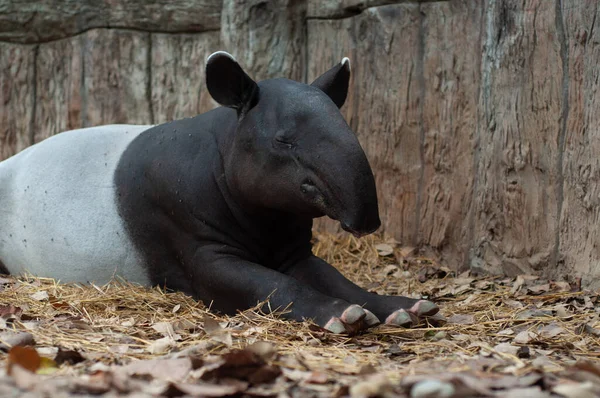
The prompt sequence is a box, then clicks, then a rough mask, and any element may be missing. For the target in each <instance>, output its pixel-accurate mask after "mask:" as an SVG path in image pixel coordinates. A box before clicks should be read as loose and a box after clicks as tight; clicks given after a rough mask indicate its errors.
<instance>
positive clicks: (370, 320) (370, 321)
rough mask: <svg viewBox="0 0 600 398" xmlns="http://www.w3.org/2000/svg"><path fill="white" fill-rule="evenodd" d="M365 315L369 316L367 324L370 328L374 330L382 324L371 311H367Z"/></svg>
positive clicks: (366, 319)
mask: <svg viewBox="0 0 600 398" xmlns="http://www.w3.org/2000/svg"><path fill="white" fill-rule="evenodd" d="M365 313H366V314H367V316H366V317H365V323H366V324H367V326H368V327H370V328H372V327H374V326H377V325H379V324H381V321H380V320H379V318H377V317H376V316H375V314H373V313H372V312H371V311H369V310H365Z"/></svg>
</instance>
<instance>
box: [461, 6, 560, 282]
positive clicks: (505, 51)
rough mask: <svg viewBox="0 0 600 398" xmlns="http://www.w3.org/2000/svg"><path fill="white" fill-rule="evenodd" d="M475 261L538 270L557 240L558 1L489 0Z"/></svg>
mask: <svg viewBox="0 0 600 398" xmlns="http://www.w3.org/2000/svg"><path fill="white" fill-rule="evenodd" d="M485 10H486V15H485V16H484V18H485V21H484V26H485V31H484V37H485V41H484V47H483V54H482V57H483V61H482V79H481V80H482V82H481V87H480V100H479V112H480V117H479V123H478V127H477V129H478V135H479V137H478V138H479V145H480V147H479V155H478V160H477V163H478V168H477V173H476V175H475V187H474V201H473V204H474V207H473V210H472V211H473V212H474V214H473V217H474V239H473V241H472V243H471V244H472V252H471V265H472V266H477V267H481V268H483V269H485V270H487V271H491V272H494V273H500V272H505V273H508V274H515V273H524V272H525V273H531V272H534V270H542V269H544V267H547V266H548V265H549V264H550V260H551V256H552V253H553V251H554V249H555V245H556V234H557V228H558V219H557V206H558V205H559V204H558V198H557V184H558V182H559V181H558V179H559V177H558V175H557V171H556V169H557V159H558V155H559V148H558V147H557V144H558V142H559V136H560V131H561V109H562V74H563V68H562V62H561V56H560V42H559V37H558V34H557V30H556V24H555V20H556V14H555V4H554V3H553V2H549V1H545V0H527V1H520V0H519V1H517V0H506V1H495V0H489V1H488V2H487V4H486V7H485Z"/></svg>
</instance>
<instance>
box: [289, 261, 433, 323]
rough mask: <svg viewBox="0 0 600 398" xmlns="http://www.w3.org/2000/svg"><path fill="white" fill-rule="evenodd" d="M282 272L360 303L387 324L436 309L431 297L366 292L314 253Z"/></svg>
mask: <svg viewBox="0 0 600 398" xmlns="http://www.w3.org/2000/svg"><path fill="white" fill-rule="evenodd" d="M284 272H285V273H286V274H287V275H290V276H292V277H294V278H295V279H297V280H299V281H301V282H304V283H306V284H308V285H310V286H312V287H313V288H314V289H316V290H318V291H319V292H321V293H323V294H326V295H329V296H332V297H337V298H340V299H342V300H345V301H347V302H349V303H353V304H359V305H363V306H364V308H366V309H368V310H369V311H371V312H373V313H374V314H375V315H376V316H377V317H378V318H379V319H381V320H382V321H385V323H386V324H390V325H396V326H404V327H407V326H412V325H414V324H415V323H416V322H418V318H419V317H424V316H430V315H434V314H435V313H437V312H438V310H439V309H438V307H437V306H436V305H435V304H434V303H432V302H431V301H426V300H415V299H411V298H407V297H402V296H380V295H377V294H374V293H369V292H367V291H365V290H364V289H362V288H360V287H359V286H357V285H355V284H354V283H352V282H350V281H349V280H348V279H346V278H345V277H344V276H343V275H342V274H341V273H340V272H339V271H338V270H337V269H335V268H334V267H333V266H331V265H330V264H328V263H327V262H325V261H324V260H323V259H320V258H319V257H316V256H310V257H308V258H306V259H304V260H302V261H299V262H298V263H296V264H294V265H293V266H292V267H291V268H288V269H286V270H285V271H284Z"/></svg>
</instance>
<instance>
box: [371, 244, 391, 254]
mask: <svg viewBox="0 0 600 398" xmlns="http://www.w3.org/2000/svg"><path fill="white" fill-rule="evenodd" d="M375 249H376V250H377V254H379V255H380V256H381V257H386V256H390V255H392V254H394V248H393V247H392V246H391V245H388V244H387V243H380V244H378V245H375Z"/></svg>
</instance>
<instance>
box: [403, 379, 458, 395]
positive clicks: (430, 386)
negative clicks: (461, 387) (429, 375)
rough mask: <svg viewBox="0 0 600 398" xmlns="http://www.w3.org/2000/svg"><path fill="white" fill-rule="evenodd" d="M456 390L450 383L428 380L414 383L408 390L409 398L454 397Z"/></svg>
mask: <svg viewBox="0 0 600 398" xmlns="http://www.w3.org/2000/svg"><path fill="white" fill-rule="evenodd" d="M455 392H456V390H455V388H454V386H453V385H452V383H448V382H444V381H440V380H435V379H428V380H423V381H420V382H418V383H415V384H414V385H413V386H412V388H411V389H410V396H411V398H448V397H452V396H454V394H455Z"/></svg>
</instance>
